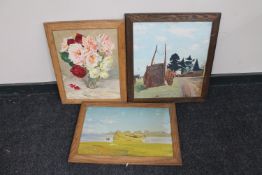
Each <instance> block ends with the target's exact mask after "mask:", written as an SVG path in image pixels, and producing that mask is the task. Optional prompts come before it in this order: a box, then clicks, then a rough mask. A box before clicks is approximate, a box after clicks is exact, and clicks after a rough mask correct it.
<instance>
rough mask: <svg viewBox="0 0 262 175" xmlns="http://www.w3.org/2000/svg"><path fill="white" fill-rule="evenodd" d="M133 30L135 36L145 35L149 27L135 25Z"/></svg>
mask: <svg viewBox="0 0 262 175" xmlns="http://www.w3.org/2000/svg"><path fill="white" fill-rule="evenodd" d="M133 30H134V34H135V35H144V34H146V32H147V27H146V26H145V25H140V24H136V23H134V25H133Z"/></svg>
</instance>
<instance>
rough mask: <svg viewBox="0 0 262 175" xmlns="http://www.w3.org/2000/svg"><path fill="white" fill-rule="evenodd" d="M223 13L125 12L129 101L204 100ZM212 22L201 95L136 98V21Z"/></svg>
mask: <svg viewBox="0 0 262 175" xmlns="http://www.w3.org/2000/svg"><path fill="white" fill-rule="evenodd" d="M220 18H221V13H137V14H125V25H126V41H128V42H127V43H126V58H127V60H126V61H127V87H128V88H127V101H128V102H202V101H204V99H205V97H206V95H207V92H208V84H209V78H210V74H211V71H212V65H213V60H214V55H215V49H216V42H217V36H218V31H219V23H220ZM196 21H197V22H205V21H207V22H212V28H211V35H210V43H209V49H208V54H207V61H206V65H205V72H204V79H203V84H202V89H201V95H200V96H199V97H170V98H162V97H161V98H135V97H134V83H133V81H134V80H133V76H134V67H133V66H134V48H133V44H134V43H133V23H134V22H196Z"/></svg>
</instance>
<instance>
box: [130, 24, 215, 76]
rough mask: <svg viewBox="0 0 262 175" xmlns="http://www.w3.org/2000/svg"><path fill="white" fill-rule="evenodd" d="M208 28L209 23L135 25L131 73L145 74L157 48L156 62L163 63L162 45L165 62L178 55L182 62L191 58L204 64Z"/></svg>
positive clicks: (209, 31)
mask: <svg viewBox="0 0 262 175" xmlns="http://www.w3.org/2000/svg"><path fill="white" fill-rule="evenodd" d="M211 27H212V23H211V22H134V23H133V38H134V40H133V44H134V45H133V47H134V74H140V75H141V76H142V75H143V74H144V73H145V69H146V66H147V65H149V64H150V63H151V58H152V56H153V53H154V51H155V47H156V45H157V46H158V50H157V54H156V57H155V63H163V61H164V50H165V49H164V47H165V43H166V48H167V62H169V58H170V56H171V55H172V54H174V53H177V54H178V55H179V56H180V58H181V59H182V58H186V57H188V56H189V55H191V56H192V58H197V59H198V60H199V64H200V65H204V64H205V62H206V59H207V52H208V46H209V38H210V33H211Z"/></svg>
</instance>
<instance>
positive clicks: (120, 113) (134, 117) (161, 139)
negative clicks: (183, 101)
mask: <svg viewBox="0 0 262 175" xmlns="http://www.w3.org/2000/svg"><path fill="white" fill-rule="evenodd" d="M69 162H72V163H77V162H78V163H101V164H143V165H181V164H182V161H181V155H180V146H179V135H178V128H177V119H176V109H175V105H174V104H165V103H163V104H157V103H155V104H151V103H147V104H146V103H141V104H138V103H114V104H112V103H104V104H101V103H96V104H95V103H93V104H92V103H83V104H82V105H81V109H80V114H79V118H78V122H77V126H76V131H75V135H74V139H73V143H72V146H71V151H70V155H69Z"/></svg>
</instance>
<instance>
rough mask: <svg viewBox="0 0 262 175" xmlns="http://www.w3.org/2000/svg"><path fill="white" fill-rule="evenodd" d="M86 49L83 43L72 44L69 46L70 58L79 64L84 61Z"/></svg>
mask: <svg viewBox="0 0 262 175" xmlns="http://www.w3.org/2000/svg"><path fill="white" fill-rule="evenodd" d="M84 52H85V51H84V49H83V47H82V45H81V44H70V45H69V48H68V53H69V59H70V60H71V61H72V62H73V63H74V64H77V65H83V63H84V55H85V53H84Z"/></svg>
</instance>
